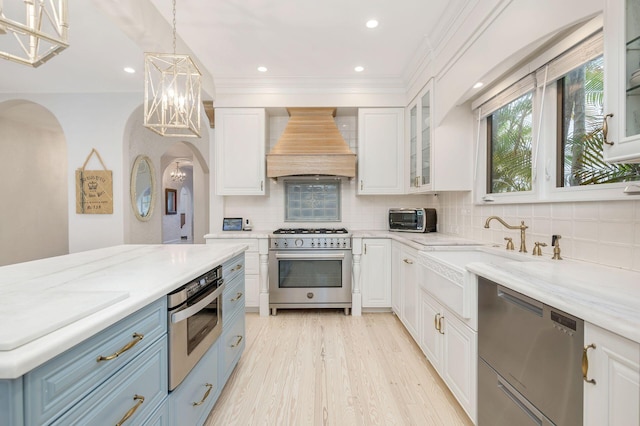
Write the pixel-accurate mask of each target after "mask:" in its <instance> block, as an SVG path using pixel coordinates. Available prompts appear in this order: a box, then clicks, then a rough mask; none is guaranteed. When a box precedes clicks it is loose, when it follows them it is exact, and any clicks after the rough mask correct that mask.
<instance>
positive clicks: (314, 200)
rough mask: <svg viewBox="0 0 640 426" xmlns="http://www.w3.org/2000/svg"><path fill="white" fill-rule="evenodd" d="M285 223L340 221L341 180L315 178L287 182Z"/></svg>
mask: <svg viewBox="0 0 640 426" xmlns="http://www.w3.org/2000/svg"><path fill="white" fill-rule="evenodd" d="M284 196H285V221H287V222H335V221H339V220H340V180H339V179H333V180H329V179H323V180H316V179H315V178H312V179H306V180H287V181H286V182H285V195H284Z"/></svg>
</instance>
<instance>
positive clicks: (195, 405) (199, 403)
mask: <svg viewBox="0 0 640 426" xmlns="http://www.w3.org/2000/svg"><path fill="white" fill-rule="evenodd" d="M205 386H206V387H207V391H206V392H205V393H204V396H203V397H202V399H201V400H200V402H192V404H193V406H194V407H197V406H198V405H202V404H204V402H205V401H206V400H207V398H209V394H210V393H211V389H213V385H212V384H211V383H207V384H206V385H205Z"/></svg>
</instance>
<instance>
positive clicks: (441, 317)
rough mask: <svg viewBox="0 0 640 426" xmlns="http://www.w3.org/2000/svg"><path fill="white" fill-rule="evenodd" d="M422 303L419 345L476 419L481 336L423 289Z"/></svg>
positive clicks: (420, 294) (420, 290)
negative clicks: (479, 339) (479, 341)
mask: <svg viewBox="0 0 640 426" xmlns="http://www.w3.org/2000/svg"><path fill="white" fill-rule="evenodd" d="M419 303H420V326H419V328H420V339H419V345H420V348H421V349H422V351H423V352H424V354H425V355H426V357H427V359H428V360H429V361H430V362H431V364H432V365H433V367H434V368H435V369H436V371H438V373H439V374H440V376H441V377H442V379H443V380H444V382H445V383H446V384H447V386H448V387H449V389H450V390H451V392H452V393H453V395H454V396H455V397H456V399H457V400H458V402H459V403H460V405H461V406H462V408H463V409H464V410H465V411H466V412H467V414H468V415H469V417H470V418H471V419H475V417H476V410H477V401H476V399H477V397H476V394H477V390H476V388H477V380H478V379H477V376H478V373H477V357H478V349H477V347H478V344H477V342H478V335H477V333H476V332H475V331H473V330H472V329H471V328H470V327H468V326H467V325H466V324H465V323H464V322H462V321H461V320H460V319H459V318H458V317H457V316H456V315H454V314H453V313H452V312H451V311H449V310H448V309H447V308H446V307H445V306H443V305H442V304H440V303H439V301H438V300H437V299H436V298H435V297H434V296H433V295H431V294H430V293H429V292H428V291H426V290H424V289H422V288H420V289H419Z"/></svg>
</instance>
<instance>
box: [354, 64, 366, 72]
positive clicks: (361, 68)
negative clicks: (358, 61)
mask: <svg viewBox="0 0 640 426" xmlns="http://www.w3.org/2000/svg"><path fill="white" fill-rule="evenodd" d="M353 70H354V71H355V72H362V71H364V67H361V66H360V65H358V66H357V67H355V68H354V69H353Z"/></svg>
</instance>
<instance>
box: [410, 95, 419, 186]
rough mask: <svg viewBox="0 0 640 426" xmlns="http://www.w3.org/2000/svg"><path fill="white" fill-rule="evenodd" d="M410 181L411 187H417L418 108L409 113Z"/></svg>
mask: <svg viewBox="0 0 640 426" xmlns="http://www.w3.org/2000/svg"><path fill="white" fill-rule="evenodd" d="M409 155H410V157H409V179H410V182H409V183H410V186H411V187H415V186H416V176H417V175H418V107H416V106H414V107H413V108H411V112H410V113H409Z"/></svg>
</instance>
